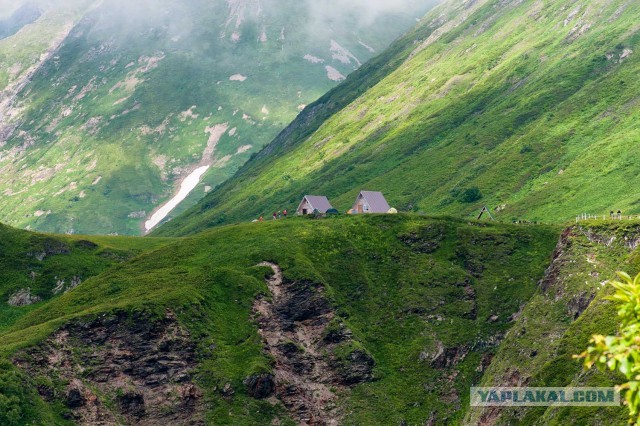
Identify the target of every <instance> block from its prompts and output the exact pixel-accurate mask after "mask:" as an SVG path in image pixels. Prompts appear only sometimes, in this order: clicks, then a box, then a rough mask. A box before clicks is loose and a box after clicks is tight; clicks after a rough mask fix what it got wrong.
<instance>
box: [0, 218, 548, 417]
mask: <svg viewBox="0 0 640 426" xmlns="http://www.w3.org/2000/svg"><path fill="white" fill-rule="evenodd" d="M20 232H21V233H22V235H29V234H27V233H25V232H24V231H20ZM558 233H559V232H558V230H556V229H553V228H547V227H516V226H504V225H488V224H482V223H465V222H461V221H455V220H448V219H429V218H425V217H419V216H404V215H397V216H387V217H358V218H352V217H342V218H335V219H330V220H324V221H321V220H320V221H319V220H307V219H289V220H286V221H285V220H281V221H277V222H275V221H274V222H269V223H261V224H245V225H241V226H231V227H223V228H219V229H216V230H214V231H211V232H208V233H205V234H203V235H200V236H198V237H195V238H189V239H181V240H177V241H175V242H174V243H173V244H170V245H169V246H167V247H166V248H159V249H157V250H155V251H152V252H150V253H146V254H142V255H141V256H139V257H137V258H136V259H134V260H132V261H129V262H127V263H126V264H124V265H118V266H117V267H116V268H111V269H109V270H107V271H106V272H104V273H102V274H101V275H99V276H96V277H93V278H90V279H87V280H86V281H84V282H83V283H81V284H80V285H79V286H78V287H76V288H75V289H73V290H72V291H69V292H68V293H66V294H64V295H62V296H59V297H57V298H55V299H53V300H51V301H49V302H46V303H44V302H41V303H40V305H38V307H37V308H36V309H35V310H31V311H30V312H29V313H28V314H26V315H24V316H22V317H21V318H20V319H18V320H17V321H15V322H14V323H13V324H11V325H10V326H9V328H8V329H7V328H5V329H4V330H0V342H1V343H0V352H1V353H2V354H3V356H4V357H5V359H7V360H9V361H11V363H12V364H13V367H11V368H8V367H7V368H4V369H3V370H4V372H5V373H3V374H4V376H3V379H4V382H2V381H0V383H5V385H4V386H5V387H4V389H12V387H11V384H12V383H20V382H21V381H24V382H25V383H27V384H28V385H29V386H27V387H22V388H20V389H21V392H23V393H24V395H23V396H22V397H20V398H19V399H18V401H14V406H15V407H16V410H18V411H20V412H22V413H23V419H27V418H28V419H32V420H34V421H35V420H36V419H38V420H40V421H42V419H55V420H56V421H59V422H63V419H64V418H66V419H71V420H74V421H76V422H78V423H81V424H95V422H98V421H104V422H107V423H108V422H111V421H114V420H117V419H121V421H123V422H127V423H133V422H134V421H135V422H141V424H163V423H172V424H187V423H188V422H189V421H199V420H202V419H204V420H207V421H208V422H209V423H214V424H234V425H239V424H270V423H271V422H272V421H274V419H280V421H281V422H282V424H292V423H294V422H295V423H298V424H299V423H303V422H304V419H309V418H311V419H319V418H322V419H339V420H341V423H344V424H356V423H357V424H363V423H366V424H380V423H384V424H389V423H392V424H399V423H400V422H401V421H403V420H406V421H407V422H409V424H423V423H424V422H426V421H429V419H431V421H432V422H437V423H438V424H444V423H452V422H455V423H460V422H461V421H462V420H463V416H464V413H465V412H466V410H467V406H468V402H467V400H468V386H470V385H471V384H472V383H477V382H478V381H479V380H480V379H481V376H482V372H483V371H484V369H485V368H486V367H487V366H488V365H489V362H490V360H491V357H492V355H493V354H494V353H495V352H496V350H498V347H499V345H500V342H501V340H502V339H503V336H504V334H505V333H506V332H507V331H508V330H509V329H510V328H511V326H512V324H513V322H512V318H513V315H514V314H515V313H516V312H517V311H518V310H519V309H520V306H521V305H523V304H526V303H527V301H528V300H529V299H530V298H531V297H532V296H533V295H534V294H535V293H536V291H537V285H536V283H537V280H538V279H540V278H542V276H543V273H544V269H545V268H546V266H547V264H548V259H549V256H550V253H551V252H552V250H553V247H554V246H555V243H556V240H557V235H558ZM142 240H144V241H150V242H151V241H155V239H154V238H143V239H142ZM133 241H135V240H133ZM505 265H507V266H505ZM265 277H266V278H267V280H265ZM2 303H6V301H5V300H3V301H2ZM45 360H51V361H50V362H47V361H45ZM5 364H6V363H5ZM5 393H6V391H5ZM272 396H275V397H276V398H275V399H274V398H271V397H272ZM41 400H44V401H47V402H48V405H46V406H43V404H41V403H39V402H38V401H41ZM34 407H36V408H34ZM381 419H384V420H383V421H381Z"/></svg>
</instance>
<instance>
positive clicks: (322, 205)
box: [296, 195, 333, 215]
mask: <svg viewBox="0 0 640 426" xmlns="http://www.w3.org/2000/svg"><path fill="white" fill-rule="evenodd" d="M332 208H333V207H332V206H331V203H330V202H329V200H328V199H327V197H325V196H323V195H305V196H304V198H303V199H302V201H301V202H300V205H299V206H298V209H297V210H296V213H297V214H298V215H305V214H312V213H313V212H314V211H316V210H317V211H318V212H319V213H326V212H327V210H329V209H332Z"/></svg>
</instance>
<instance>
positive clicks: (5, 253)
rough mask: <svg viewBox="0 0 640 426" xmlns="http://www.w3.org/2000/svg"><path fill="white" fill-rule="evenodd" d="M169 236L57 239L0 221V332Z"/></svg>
mask: <svg viewBox="0 0 640 426" xmlns="http://www.w3.org/2000/svg"><path fill="white" fill-rule="evenodd" d="M169 242H170V240H169V239H148V240H143V239H131V238H125V237H88V236H77V237H73V238H71V237H62V236H55V235H44V234H34V233H29V232H25V231H19V230H16V229H13V228H9V227H6V226H4V225H0V300H2V302H1V303H0V331H1V330H3V329H4V328H6V327H8V326H9V325H11V324H12V323H13V322H14V321H16V320H17V319H18V318H20V317H21V316H23V315H25V314H27V313H28V312H29V311H31V310H33V309H36V308H38V307H39V306H42V305H43V304H44V303H46V302H48V301H49V300H51V299H54V298H56V297H59V296H61V295H63V294H65V293H67V292H69V291H71V290H73V289H74V288H75V287H77V286H78V285H80V284H81V283H82V282H83V281H85V280H87V279H89V278H91V277H93V276H96V275H99V274H100V273H102V272H103V271H105V270H106V269H108V268H110V267H112V266H114V265H118V264H122V263H123V262H125V261H127V260H130V259H131V258H133V257H135V256H137V255H138V254H140V253H142V252H144V251H148V250H151V249H154V248H158V247H160V246H162V245H165V244H168V243H169Z"/></svg>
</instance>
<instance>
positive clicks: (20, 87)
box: [0, 0, 432, 235]
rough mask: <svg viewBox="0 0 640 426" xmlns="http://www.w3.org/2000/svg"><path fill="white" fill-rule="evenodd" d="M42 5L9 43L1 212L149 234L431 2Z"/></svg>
mask: <svg viewBox="0 0 640 426" xmlns="http://www.w3.org/2000/svg"><path fill="white" fill-rule="evenodd" d="M14 3H15V2H14ZM34 4H36V5H37V7H38V8H39V9H38V10H40V11H41V12H42V15H41V16H40V17H39V18H38V19H37V20H36V21H35V22H33V23H32V24H30V25H25V26H23V27H22V28H20V30H19V31H18V32H17V33H15V34H13V35H11V36H8V37H7V38H4V39H2V40H0V64H2V65H3V66H2V69H0V89H3V92H1V93H0V170H2V173H1V174H0V193H2V194H3V203H2V205H1V206H0V220H2V221H3V222H5V223H8V224H11V225H13V226H18V227H27V226H28V227H31V228H32V229H36V230H40V231H45V232H59V233H91V234H95V233H101V234H113V233H118V234H134V235H137V234H140V233H141V232H142V231H143V230H144V229H143V223H144V222H145V220H146V219H148V218H149V217H150V216H151V215H152V213H153V212H154V210H156V209H157V208H159V207H160V206H161V205H162V204H163V203H165V202H166V201H168V200H169V199H170V198H171V197H172V196H173V195H175V194H176V192H177V190H178V189H179V188H180V184H181V183H182V181H183V180H184V179H185V178H186V177H187V176H188V175H189V174H190V173H191V172H193V171H194V170H196V169H198V168H200V167H207V166H208V167H209V169H208V170H207V172H206V174H205V175H204V176H203V177H202V178H201V180H200V181H199V183H198V185H197V187H196V188H195V189H194V190H193V191H192V192H191V193H190V194H189V196H188V197H187V199H186V200H185V201H184V202H183V203H181V204H180V205H179V207H178V208H177V210H175V211H174V212H173V214H176V213H178V212H180V211H183V210H184V209H186V208H187V207H190V206H192V205H193V204H195V202H197V201H198V200H199V199H201V198H202V197H203V196H204V195H205V194H206V192H207V191H209V190H210V189H211V188H212V187H214V186H216V185H217V184H219V183H221V182H223V181H224V180H226V179H227V178H228V177H230V176H231V175H233V174H234V172H235V171H236V170H237V169H238V167H239V166H241V165H242V164H243V163H244V162H246V161H247V160H248V159H249V158H250V157H251V155H252V154H254V153H256V152H257V151H259V150H260V149H261V148H262V147H263V146H264V145H265V144H267V143H268V142H269V141H271V140H272V139H273V137H275V136H276V135H277V134H278V133H279V132H280V131H281V130H282V129H283V128H284V127H285V126H286V125H287V124H288V123H289V122H290V121H291V120H292V119H293V118H295V116H296V115H297V114H298V113H299V111H300V110H301V109H303V108H304V106H305V105H306V104H309V103H310V102H312V101H313V100H315V99H317V98H318V97H320V96H321V95H322V94H324V93H325V92H326V91H327V90H329V89H330V88H332V87H334V86H335V85H337V83H338V82H339V81H340V80H343V79H344V76H346V75H348V74H349V73H351V72H352V71H354V70H355V69H357V68H358V67H359V66H360V65H361V63H364V62H366V60H368V59H369V58H370V57H372V56H374V55H375V54H376V52H380V51H382V50H383V49H384V48H385V47H386V46H387V45H388V44H389V43H390V42H391V41H392V40H393V39H394V38H396V37H398V36H399V35H400V34H402V33H403V32H404V31H406V30H407V29H409V28H410V27H411V26H412V25H414V23H415V19H416V18H417V17H420V16H422V15H423V14H424V13H425V12H426V11H427V10H428V9H429V6H430V4H432V2H431V1H424V0H419V1H418V0H403V1H402V2H400V5H401V6H404V7H403V8H401V9H399V10H395V11H389V10H388V8H387V9H385V10H384V13H383V12H380V13H364V12H363V11H364V10H365V9H366V10H369V8H366V7H365V6H366V5H365V4H364V3H362V2H360V3H354V4H351V3H350V4H348V5H343V4H336V5H334V6H335V7H328V6H326V7H319V6H317V4H316V3H315V2H311V1H303V2H295V3H291V2H287V1H281V0H277V1H262V0H233V1H224V0H216V1H203V0H198V1H190V2H178V1H173V0H162V1H154V2H126V1H122V0H109V1H104V2H96V1H90V0H77V1H73V2H68V1H52V2H36V3H34ZM16 13H17V12H16ZM7 19H11V17H9V18H7Z"/></svg>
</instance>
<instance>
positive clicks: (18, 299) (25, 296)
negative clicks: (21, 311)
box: [7, 288, 41, 306]
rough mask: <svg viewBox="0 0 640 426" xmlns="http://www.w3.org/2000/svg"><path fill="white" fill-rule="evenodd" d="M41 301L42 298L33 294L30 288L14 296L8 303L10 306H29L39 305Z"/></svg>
mask: <svg viewBox="0 0 640 426" xmlns="http://www.w3.org/2000/svg"><path fill="white" fill-rule="evenodd" d="M40 300H41V299H40V297H38V296H34V295H32V294H31V289H30V288H23V289H21V290H18V291H17V292H15V293H14V294H12V295H11V297H9V301H8V302H7V303H9V305H10V306H29V305H33V304H34V303H38V302H39V301H40Z"/></svg>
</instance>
